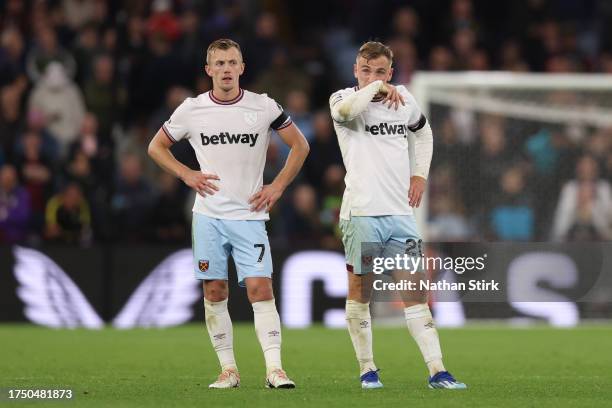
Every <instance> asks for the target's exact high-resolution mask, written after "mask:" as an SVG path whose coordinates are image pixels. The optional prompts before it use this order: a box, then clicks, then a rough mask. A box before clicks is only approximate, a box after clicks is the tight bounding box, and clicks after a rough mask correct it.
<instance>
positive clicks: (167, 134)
mask: <svg viewBox="0 0 612 408" xmlns="http://www.w3.org/2000/svg"><path fill="white" fill-rule="evenodd" d="M162 130H163V131H164V133H165V134H166V136H167V137H168V139H170V141H171V142H172V143H176V139H175V138H173V137H172V135H171V134H170V131H169V130H168V129H166V125H165V124H164V125H162Z"/></svg>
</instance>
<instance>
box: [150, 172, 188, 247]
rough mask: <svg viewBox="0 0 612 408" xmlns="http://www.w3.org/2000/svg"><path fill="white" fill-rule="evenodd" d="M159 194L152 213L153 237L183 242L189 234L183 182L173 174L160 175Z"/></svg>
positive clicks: (159, 239)
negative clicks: (184, 208)
mask: <svg viewBox="0 0 612 408" xmlns="http://www.w3.org/2000/svg"><path fill="white" fill-rule="evenodd" d="M159 188H160V190H159V196H158V197H157V200H156V202H155V205H154V206H153V211H152V213H151V215H152V217H151V219H152V226H153V237H154V238H155V240H156V241H159V242H182V241H185V240H186V238H187V237H188V236H189V234H188V228H187V227H188V226H187V221H186V220H185V214H184V212H183V211H182V209H183V207H184V206H185V200H186V194H185V191H184V190H183V189H182V185H181V182H180V181H179V180H178V179H177V178H176V177H174V176H173V175H171V174H168V173H161V174H160V176H159Z"/></svg>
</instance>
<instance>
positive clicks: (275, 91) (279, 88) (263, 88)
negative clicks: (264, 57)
mask: <svg viewBox="0 0 612 408" xmlns="http://www.w3.org/2000/svg"><path fill="white" fill-rule="evenodd" d="M252 88H253V89H254V90H255V92H260V93H264V92H265V93H267V94H268V95H269V96H270V97H271V98H273V99H274V100H276V101H277V102H278V103H280V104H281V105H285V104H286V103H287V97H288V95H289V93H290V92H291V91H294V90H300V91H303V92H305V93H306V94H309V92H310V89H311V83H310V78H309V77H308V76H307V75H305V74H304V73H303V72H302V71H300V70H299V69H297V68H296V67H294V66H292V65H291V62H290V60H289V55H288V53H287V50H285V49H283V48H280V47H279V48H277V49H276V50H274V52H273V54H272V60H271V65H270V67H268V68H267V69H265V70H263V71H262V72H261V74H260V75H259V76H257V77H256V79H255V83H254V84H253V86H252Z"/></svg>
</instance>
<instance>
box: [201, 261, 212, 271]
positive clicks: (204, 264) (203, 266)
mask: <svg viewBox="0 0 612 408" xmlns="http://www.w3.org/2000/svg"><path fill="white" fill-rule="evenodd" d="M209 265H210V263H209V262H208V259H200V260H199V261H198V268H199V269H200V271H201V272H206V271H207V270H208V266H209Z"/></svg>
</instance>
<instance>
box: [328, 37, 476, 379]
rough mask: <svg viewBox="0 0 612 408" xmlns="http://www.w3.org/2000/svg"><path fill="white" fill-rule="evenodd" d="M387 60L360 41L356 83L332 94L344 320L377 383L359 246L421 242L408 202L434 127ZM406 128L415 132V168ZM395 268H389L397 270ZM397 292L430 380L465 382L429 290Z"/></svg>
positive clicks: (399, 249)
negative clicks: (448, 358) (339, 172)
mask: <svg viewBox="0 0 612 408" xmlns="http://www.w3.org/2000/svg"><path fill="white" fill-rule="evenodd" d="M392 61H393V53H392V51H391V49H390V48H389V47H387V46H386V45H384V44H381V43H379V42H374V41H371V42H367V43H365V44H364V45H363V46H362V47H361V48H360V49H359V52H358V54H357V60H356V64H355V65H354V74H355V78H356V79H357V82H358V85H359V86H358V87H355V88H347V89H342V90H339V91H337V92H335V93H334V94H332V96H331V97H330V109H331V114H332V117H333V119H334V128H335V130H336V134H337V136H338V143H339V145H340V150H341V151H342V158H343V160H344V164H345V166H346V170H347V174H346V178H345V183H346V189H345V191H344V197H343V199H342V207H341V211H340V229H341V231H342V241H343V244H344V249H345V253H346V261H347V270H348V283H349V293H348V297H347V301H346V320H347V324H348V329H349V333H350V336H351V340H352V342H353V346H354V348H355V353H356V355H357V360H358V361H359V366H360V380H361V386H362V388H380V387H382V383H381V382H380V378H379V376H378V369H377V367H376V365H375V364H374V357H373V353H372V327H371V317H370V297H371V294H372V281H373V278H372V276H373V275H372V272H370V271H368V268H367V265H365V262H362V256H363V255H364V254H362V253H361V251H362V247H361V246H362V243H372V244H377V245H378V248H379V249H378V250H377V251H379V252H376V253H375V254H374V255H375V256H384V257H394V256H395V255H396V254H404V253H409V250H410V249H411V245H409V243H413V244H414V243H415V242H419V240H420V235H419V233H418V231H417V228H416V222H415V218H414V215H413V211H412V208H411V207H418V206H419V205H420V203H421V198H422V196H423V192H424V190H425V182H426V180H427V175H428V173H429V166H430V163H431V157H432V154H433V137H432V132H431V128H430V126H429V124H428V123H427V120H426V119H425V116H423V114H422V113H421V110H420V109H419V107H418V105H417V103H416V101H415V100H414V98H413V96H412V95H411V94H410V93H409V92H408V91H407V90H406V88H405V87H404V86H393V85H391V84H389V83H388V81H390V80H391V76H392V74H393V68H392V67H391V64H392ZM408 131H410V132H412V133H414V135H415V137H416V139H415V146H414V150H415V151H414V155H415V163H414V169H415V171H414V173H412V174H411V171H410V163H409V157H408V138H407V136H408ZM367 255H372V253H368V254H367ZM368 258H369V256H364V258H363V259H368ZM368 272H369V273H368ZM398 273H399V272H398V271H395V272H394V278H396V279H397V276H398ZM415 276H422V275H421V274H420V273H417V274H416V275H415ZM402 298H403V301H404V306H405V308H404V314H405V318H406V324H407V325H408V330H409V332H410V334H411V335H412V337H413V338H414V340H415V341H416V343H417V345H418V347H419V349H420V351H421V353H422V355H423V358H424V360H425V363H426V364H427V368H428V370H429V375H430V376H429V379H428V383H429V387H430V388H451V389H462V388H466V386H465V384H463V383H460V382H458V381H456V380H455V379H454V378H453V376H452V375H451V374H450V373H449V372H448V371H446V369H445V368H444V365H443V363H442V352H441V350H440V342H439V340H438V333H437V331H436V328H435V326H434V324H433V320H432V316H431V312H430V310H429V307H428V305H427V299H426V293H423V292H418V291H416V292H415V293H413V294H402Z"/></svg>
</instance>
